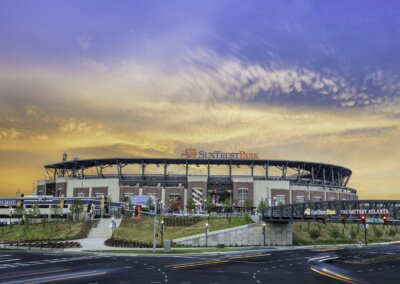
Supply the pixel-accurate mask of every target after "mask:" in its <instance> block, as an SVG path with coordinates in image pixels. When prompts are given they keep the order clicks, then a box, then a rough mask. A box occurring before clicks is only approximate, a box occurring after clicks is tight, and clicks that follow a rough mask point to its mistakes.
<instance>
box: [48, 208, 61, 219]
mask: <svg viewBox="0 0 400 284" xmlns="http://www.w3.org/2000/svg"><path fill="white" fill-rule="evenodd" d="M50 212H51V214H52V215H54V216H55V217H56V219H57V222H58V217H59V216H60V215H61V214H62V209H61V208H60V205H58V204H53V205H51V208H50Z"/></svg>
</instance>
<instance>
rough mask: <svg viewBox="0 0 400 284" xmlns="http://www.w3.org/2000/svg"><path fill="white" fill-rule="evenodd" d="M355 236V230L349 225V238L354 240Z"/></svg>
mask: <svg viewBox="0 0 400 284" xmlns="http://www.w3.org/2000/svg"><path fill="white" fill-rule="evenodd" d="M356 237H357V232H356V230H354V227H351V230H350V238H351V239H352V240H353V241H354V239H355V238H356Z"/></svg>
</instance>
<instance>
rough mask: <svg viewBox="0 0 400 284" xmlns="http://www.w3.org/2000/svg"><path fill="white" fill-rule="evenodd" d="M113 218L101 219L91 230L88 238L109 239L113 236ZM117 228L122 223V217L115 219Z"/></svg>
mask: <svg viewBox="0 0 400 284" xmlns="http://www.w3.org/2000/svg"><path fill="white" fill-rule="evenodd" d="M110 222H111V219H100V221H99V223H98V224H97V226H96V228H92V229H91V230H90V232H89V235H88V239H99V238H104V239H109V238H111V236H112V229H111V227H110ZM115 223H116V228H118V226H119V224H121V219H115Z"/></svg>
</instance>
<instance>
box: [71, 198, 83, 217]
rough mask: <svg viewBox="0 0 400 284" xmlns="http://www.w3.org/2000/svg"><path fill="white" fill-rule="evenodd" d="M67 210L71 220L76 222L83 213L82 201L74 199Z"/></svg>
mask: <svg viewBox="0 0 400 284" xmlns="http://www.w3.org/2000/svg"><path fill="white" fill-rule="evenodd" d="M69 210H70V211H71V213H72V220H74V218H75V219H76V220H78V219H79V215H80V214H81V213H82V212H83V204H82V200H80V199H74V202H73V203H72V204H71V207H70V208H69Z"/></svg>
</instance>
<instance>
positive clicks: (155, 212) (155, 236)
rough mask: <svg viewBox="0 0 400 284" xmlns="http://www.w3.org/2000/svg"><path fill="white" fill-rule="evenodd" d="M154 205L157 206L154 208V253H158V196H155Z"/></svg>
mask: <svg viewBox="0 0 400 284" xmlns="http://www.w3.org/2000/svg"><path fill="white" fill-rule="evenodd" d="M149 198H151V197H149ZM154 204H155V205H156V206H154V221H153V252H155V251H156V247H157V196H154Z"/></svg>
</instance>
